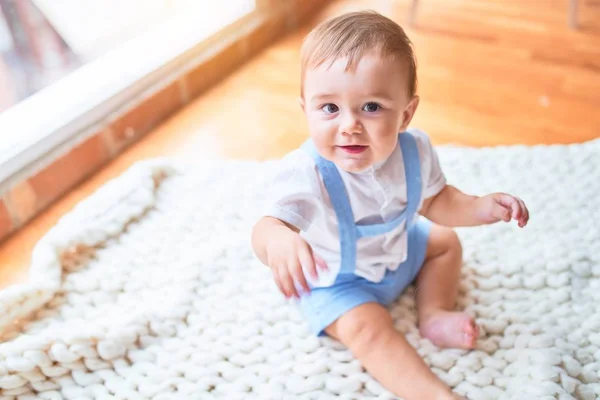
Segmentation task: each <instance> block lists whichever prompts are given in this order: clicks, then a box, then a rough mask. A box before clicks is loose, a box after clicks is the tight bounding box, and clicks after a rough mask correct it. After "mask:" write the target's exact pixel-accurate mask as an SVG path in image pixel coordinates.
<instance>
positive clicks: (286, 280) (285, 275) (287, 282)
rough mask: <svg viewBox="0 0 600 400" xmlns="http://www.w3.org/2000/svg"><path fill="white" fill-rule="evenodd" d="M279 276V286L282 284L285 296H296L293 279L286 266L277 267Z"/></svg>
mask: <svg viewBox="0 0 600 400" xmlns="http://www.w3.org/2000/svg"><path fill="white" fill-rule="evenodd" d="M279 277H280V279H281V286H283V290H284V292H283V293H284V294H285V297H288V298H289V297H298V292H297V291H296V286H295V285H294V279H292V275H290V272H289V271H288V269H287V267H286V266H282V267H280V268H279Z"/></svg>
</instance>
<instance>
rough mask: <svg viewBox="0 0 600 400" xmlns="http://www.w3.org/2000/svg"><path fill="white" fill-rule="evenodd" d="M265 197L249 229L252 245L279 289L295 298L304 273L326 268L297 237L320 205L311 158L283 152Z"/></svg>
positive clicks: (316, 180) (303, 241)
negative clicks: (262, 207)
mask: <svg viewBox="0 0 600 400" xmlns="http://www.w3.org/2000/svg"><path fill="white" fill-rule="evenodd" d="M267 199H268V204H267V207H266V210H265V211H264V213H263V217H262V218H261V219H260V220H259V221H258V222H257V223H256V225H255V226H254V229H253V231H252V247H253V249H254V252H255V253H256V256H257V257H258V258H259V259H260V261H261V262H262V263H263V264H265V265H267V266H269V267H270V268H271V271H272V273H273V279H274V280H275V283H276V284H277V286H278V287H279V290H280V291H281V292H282V293H283V294H284V295H285V296H286V297H288V298H289V297H297V298H299V297H300V296H299V293H298V291H299V290H300V287H301V288H303V289H304V290H305V291H306V292H308V291H309V286H308V284H307V281H306V277H305V274H309V275H311V276H312V277H314V278H316V277H317V271H316V268H315V264H317V265H318V266H319V267H320V268H321V269H326V266H325V263H324V262H323V261H322V260H320V259H319V258H318V257H315V256H314V255H313V254H312V249H311V247H310V246H309V245H308V243H306V241H305V240H304V239H303V238H302V237H301V236H300V231H303V232H305V231H307V230H308V229H309V227H310V225H311V224H312V222H313V221H314V219H315V215H316V213H318V210H319V208H320V207H321V201H320V184H319V179H318V175H317V171H316V166H315V164H314V161H313V160H312V158H311V157H310V156H309V155H308V154H306V153H305V152H303V151H301V150H296V151H293V152H292V153H290V154H288V155H286V156H285V157H284V158H283V159H282V160H281V162H280V164H279V168H278V171H277V173H276V174H275V176H274V177H273V181H272V182H271V185H270V189H269V193H268V195H267ZM297 285H299V286H297Z"/></svg>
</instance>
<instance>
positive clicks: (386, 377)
mask: <svg viewBox="0 0 600 400" xmlns="http://www.w3.org/2000/svg"><path fill="white" fill-rule="evenodd" d="M325 331H326V332H327V334H328V335H329V336H331V337H333V338H335V339H337V340H339V341H341V342H342V343H343V344H345V345H346V346H347V347H348V348H349V349H350V351H352V353H353V354H354V356H355V357H356V358H358V360H360V362H361V363H362V365H363V367H364V368H365V369H366V370H367V371H368V372H369V373H370V374H371V375H372V376H373V377H374V378H375V379H376V380H377V381H378V382H379V383H380V384H381V385H383V386H385V387H386V388H387V389H388V390H390V391H391V392H393V393H394V394H395V395H397V396H400V397H402V398H404V399H406V400H413V399H415V400H419V399H432V400H433V399H440V400H442V399H456V398H459V397H457V396H456V395H454V396H453V395H452V393H451V391H450V389H449V388H448V387H447V386H446V385H445V384H444V383H443V382H442V381H441V380H440V379H439V378H438V377H437V376H436V375H435V374H434V373H433V372H432V371H431V370H430V369H429V367H428V366H427V365H426V364H425V362H423V360H422V359H421V357H420V356H419V354H418V353H417V352H416V351H415V349H414V348H413V347H412V346H411V345H410V344H409V343H408V342H407V341H406V339H405V338H404V336H403V335H402V334H401V333H400V332H398V331H397V330H396V329H395V328H394V325H393V322H392V318H391V316H390V314H389V311H388V310H386V309H385V308H384V307H383V306H381V305H379V304H377V303H366V304H363V305H360V306H358V307H355V308H353V309H351V310H350V311H348V312H347V313H346V314H344V315H342V316H341V317H340V318H338V320H337V321H336V322H334V323H333V324H331V325H330V326H329V327H327V328H326V329H325Z"/></svg>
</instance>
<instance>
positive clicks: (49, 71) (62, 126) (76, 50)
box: [0, 0, 280, 183]
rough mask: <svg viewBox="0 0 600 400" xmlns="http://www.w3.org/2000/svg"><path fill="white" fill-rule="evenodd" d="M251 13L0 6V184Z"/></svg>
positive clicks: (111, 0)
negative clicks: (192, 50) (200, 45)
mask: <svg viewBox="0 0 600 400" xmlns="http://www.w3.org/2000/svg"><path fill="white" fill-rule="evenodd" d="M263 1H264V0H263ZM276 1H280V0H276ZM255 7H256V4H255V0H227V1H226V2H225V1H216V2H208V1H198V0H127V1H121V0H102V1H96V0H0V11H1V14H0V183H1V182H2V181H3V180H4V179H6V178H8V177H10V176H11V175H12V174H14V173H15V172H16V171H18V170H19V168H21V167H23V165H25V164H26V163H27V162H30V161H31V160H33V159H35V158H36V157H39V156H40V154H43V153H44V152H47V151H49V150H50V149H52V148H53V147H55V146H56V145H57V144H59V143H61V142H64V141H65V140H66V139H68V137H69V135H73V132H75V131H76V130H77V129H80V128H81V127H83V126H85V125H91V124H93V123H94V121H96V120H98V119H100V118H101V115H103V113H107V112H109V110H110V108H111V107H113V106H114V105H115V104H118V103H123V102H125V101H127V99H129V98H131V97H132V96H134V95H135V93H139V92H141V91H143V88H144V86H145V85H148V84H150V82H151V81H152V82H155V81H156V80H158V79H159V78H160V76H165V75H168V74H169V73H173V71H174V69H176V68H177V67H178V66H180V65H181V61H182V58H185V57H193V54H189V52H190V49H193V48H195V47H197V46H198V45H199V44H200V43H202V42H203V41H206V40H208V39H210V38H212V37H214V36H215V35H216V34H218V33H219V32H221V31H222V30H224V29H226V28H227V27H228V26H231V25H232V24H234V23H236V22H239V21H240V20H241V19H243V18H244V17H245V16H248V15H250V14H251V13H252V12H253V11H254V9H255ZM186 54H187V55H186ZM149 77H152V78H149Z"/></svg>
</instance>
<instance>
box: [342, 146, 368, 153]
mask: <svg viewBox="0 0 600 400" xmlns="http://www.w3.org/2000/svg"><path fill="white" fill-rule="evenodd" d="M338 147H339V148H340V149H342V150H344V151H345V152H347V153H350V154H359V153H362V152H363V151H365V150H366V149H367V147H369V146H357V145H354V146H338Z"/></svg>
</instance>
